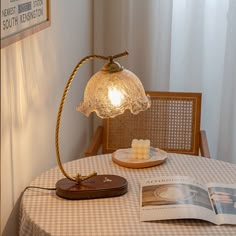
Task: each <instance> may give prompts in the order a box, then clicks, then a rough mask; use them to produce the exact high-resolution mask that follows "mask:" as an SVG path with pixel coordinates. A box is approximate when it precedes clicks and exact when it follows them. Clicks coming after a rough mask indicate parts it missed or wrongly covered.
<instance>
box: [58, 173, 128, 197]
mask: <svg viewBox="0 0 236 236" xmlns="http://www.w3.org/2000/svg"><path fill="white" fill-rule="evenodd" d="M127 191H128V182H127V180H126V179H125V178H123V177H121V176H117V175H97V176H93V177H91V178H89V179H87V180H85V181H83V182H81V183H79V184H78V183H76V182H74V181H71V180H69V179H67V178H64V179H61V180H59V181H58V182H57V183H56V194H57V196H59V197H61V198H65V199H70V200H79V199H94V198H107V197H117V196H120V195H123V194H125V193H127Z"/></svg>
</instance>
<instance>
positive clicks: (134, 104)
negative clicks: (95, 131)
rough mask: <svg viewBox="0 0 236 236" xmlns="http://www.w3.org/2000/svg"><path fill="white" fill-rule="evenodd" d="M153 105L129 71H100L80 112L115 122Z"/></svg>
mask: <svg viewBox="0 0 236 236" xmlns="http://www.w3.org/2000/svg"><path fill="white" fill-rule="evenodd" d="M150 105H151V103H150V99H149V97H148V96H146V94H145V91H144V88H143V85H142V83H141V82H140V80H139V79H138V77H137V76H136V75H135V74H133V73H132V72H131V71H129V70H126V69H124V70H122V71H119V72H114V73H110V72H107V71H102V70H101V71H99V72H97V73H96V74H94V75H93V76H92V77H91V79H90V80H89V81H88V83H87V86H86V88H85V91H84V100H83V102H82V103H81V104H80V105H79V106H78V107H77V111H80V112H83V113H84V114H85V115H86V116H89V115H90V113H91V112H93V111H95V112H96V113H97V115H98V116H99V117H101V118H112V117H115V116H117V115H120V114H122V113H124V111H125V110H126V109H129V110H130V111H131V112H132V113H133V114H138V113H139V112H140V111H144V110H146V109H147V108H149V107H150Z"/></svg>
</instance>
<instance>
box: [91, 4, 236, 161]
mask: <svg viewBox="0 0 236 236" xmlns="http://www.w3.org/2000/svg"><path fill="white" fill-rule="evenodd" d="M235 5H236V1H235V0H221V1H216V0H197V1H196V0H146V1H143V0H119V1H116V0H96V1H94V13H95V14H94V50H95V52H99V49H101V48H102V53H104V54H114V53H117V52H120V51H123V50H127V51H129V53H130V56H129V57H128V58H126V59H123V61H122V62H124V64H125V65H126V66H127V67H129V69H130V70H132V71H133V72H135V73H136V74H137V75H138V76H139V77H140V79H141V80H142V82H143V84H144V86H145V88H146V90H170V91H196V92H202V93H203V100H202V125H201V126H202V128H203V129H205V130H206V131H207V135H208V141H209V146H210V151H211V156H212V158H216V159H220V160H225V161H229V162H234V163H236V147H235V146H236V107H235V103H236V99H235V96H236V95H235V92H236V81H235V80H236V72H235V70H236V50H235V47H236V6H235ZM234 101H235V102H234Z"/></svg>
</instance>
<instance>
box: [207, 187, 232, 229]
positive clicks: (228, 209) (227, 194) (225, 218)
mask: <svg viewBox="0 0 236 236" xmlns="http://www.w3.org/2000/svg"><path fill="white" fill-rule="evenodd" d="M207 186H208V192H209V196H210V198H211V201H212V204H213V208H214V211H215V214H216V220H217V223H218V224H236V184H219V183H209V184H207Z"/></svg>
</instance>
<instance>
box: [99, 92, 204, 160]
mask: <svg viewBox="0 0 236 236" xmlns="http://www.w3.org/2000/svg"><path fill="white" fill-rule="evenodd" d="M165 94H166V93H160V95H156V93H155V94H150V95H151V101H152V105H151V108H149V109H148V110H146V111H144V112H141V113H139V114H138V115H133V114H131V113H130V112H129V111H126V112H125V113H124V114H123V115H121V116H118V117H116V118H113V119H108V120H107V121H106V122H105V147H104V150H103V151H104V152H112V151H114V150H117V149H120V148H128V147H131V142H132V140H133V139H135V138H136V139H150V142H151V146H153V147H157V148H161V149H163V150H166V151H169V152H179V153H188V154H194V155H197V154H198V149H199V133H200V115H199V111H200V109H199V106H200V100H199V99H200V97H199V96H197V97H194V96H187V94H184V95H182V96H180V95H181V94H182V93H181V94H176V93H175V94H174V95H172V96H171V94H169V93H167V95H168V96H164V95H165ZM197 95H199V94H197Z"/></svg>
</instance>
